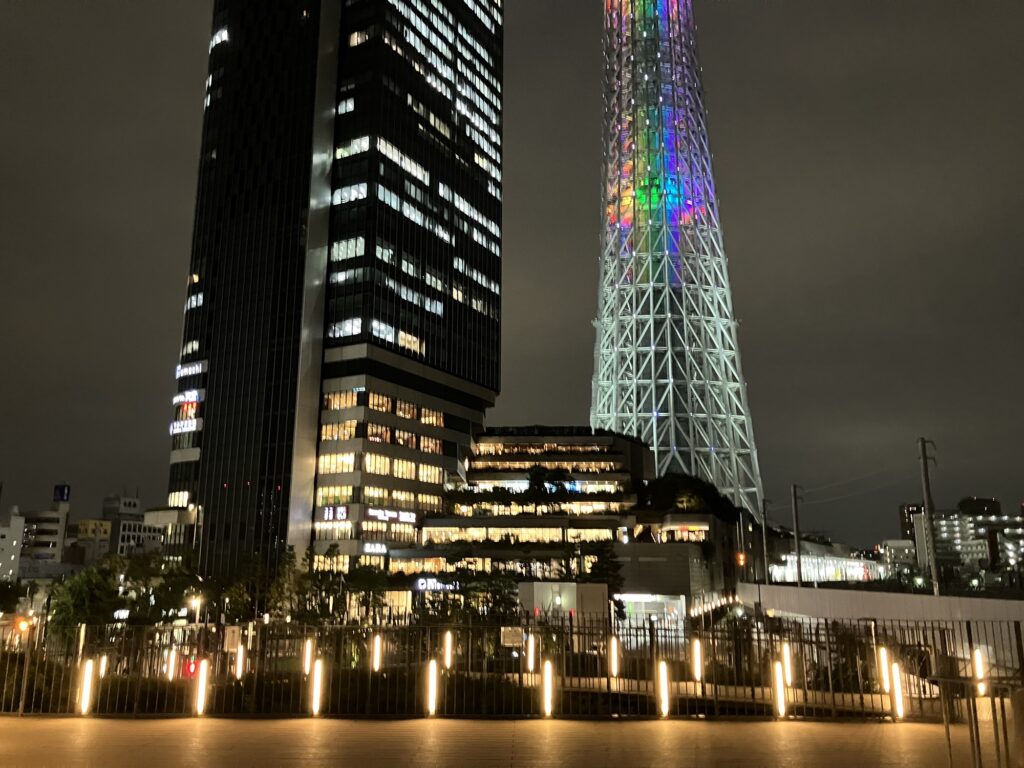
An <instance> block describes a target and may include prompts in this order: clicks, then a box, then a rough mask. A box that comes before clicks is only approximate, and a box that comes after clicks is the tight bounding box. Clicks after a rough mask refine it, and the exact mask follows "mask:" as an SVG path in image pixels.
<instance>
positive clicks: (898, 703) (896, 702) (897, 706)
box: [892, 661, 903, 720]
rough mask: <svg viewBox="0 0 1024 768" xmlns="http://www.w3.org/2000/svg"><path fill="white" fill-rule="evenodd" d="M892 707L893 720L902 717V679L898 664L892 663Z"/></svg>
mask: <svg viewBox="0 0 1024 768" xmlns="http://www.w3.org/2000/svg"><path fill="white" fill-rule="evenodd" d="M892 708H893V713H892V714H893V718H894V719H895V720H902V719H903V681H902V680H901V679H900V665H899V664H898V663H897V662H895V661H894V662H893V663H892Z"/></svg>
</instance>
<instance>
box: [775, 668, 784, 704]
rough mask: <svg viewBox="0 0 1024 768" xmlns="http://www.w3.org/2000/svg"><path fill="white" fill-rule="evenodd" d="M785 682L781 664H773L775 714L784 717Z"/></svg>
mask: <svg viewBox="0 0 1024 768" xmlns="http://www.w3.org/2000/svg"><path fill="white" fill-rule="evenodd" d="M785 683H786V681H785V678H784V677H783V671H782V662H781V661H776V662H775V714H776V715H778V716H779V717H785V716H786V684H785Z"/></svg>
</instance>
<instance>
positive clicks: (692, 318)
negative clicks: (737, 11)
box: [590, 0, 761, 519]
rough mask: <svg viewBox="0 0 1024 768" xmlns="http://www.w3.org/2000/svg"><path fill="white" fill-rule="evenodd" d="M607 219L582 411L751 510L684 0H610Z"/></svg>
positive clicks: (748, 445) (752, 494)
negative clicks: (587, 408)
mask: <svg viewBox="0 0 1024 768" xmlns="http://www.w3.org/2000/svg"><path fill="white" fill-rule="evenodd" d="M604 32H605V67H606V71H605V83H606V89H607V93H606V99H605V126H604V127H605V130H604V136H605V142H606V143H605V190H604V193H605V200H604V202H605V227H604V233H603V237H602V254H601V262H600V263H601V275H600V283H599V297H598V313H597V319H596V321H595V326H596V329H597V340H596V345H595V352H594V381H593V399H592V403H591V418H590V420H591V424H592V426H594V427H601V428H605V429H611V430H615V431H617V432H624V433H626V434H632V435H636V436H637V437H639V438H641V439H642V440H644V441H645V442H647V443H649V444H650V445H651V448H652V449H653V451H654V456H655V461H656V464H657V471H658V474H659V475H661V474H664V473H667V472H685V473H688V474H691V475H695V476H697V477H701V478H704V479H706V480H708V481H710V482H712V483H714V484H715V485H716V486H717V487H718V488H719V489H721V491H722V492H723V493H724V494H725V495H726V496H728V497H729V498H730V499H731V500H732V501H733V502H734V503H736V504H737V505H739V506H742V507H745V508H746V509H747V510H749V511H750V512H751V513H752V514H753V515H754V516H755V517H756V518H757V519H760V509H761V505H760V501H761V476H760V472H759V470H758V465H757V452H756V449H755V447H754V432H753V427H752V425H751V420H750V414H749V409H748V406H747V392H746V383H745V381H744V379H743V375H742V371H741V368H740V355H739V345H738V342H737V328H736V320H735V317H734V315H733V309H732V295H731V291H730V288H729V275H728V271H727V268H726V258H725V250H724V247H723V244H722V230H721V225H720V222H719V212H718V200H717V197H716V195H715V184H714V179H713V177H712V172H711V151H710V149H709V147H708V132H707V124H706V119H705V110H704V96H703V91H702V86H701V75H700V64H699V62H698V59H697V43H696V29H695V26H694V20H693V6H692V0H606V3H605V29H604Z"/></svg>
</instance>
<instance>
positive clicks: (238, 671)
mask: <svg viewBox="0 0 1024 768" xmlns="http://www.w3.org/2000/svg"><path fill="white" fill-rule="evenodd" d="M244 674H245V646H244V645H242V644H241V643H239V644H238V650H237V651H235V680H241V679H242V675H244Z"/></svg>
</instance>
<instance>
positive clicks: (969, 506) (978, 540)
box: [915, 496, 1024, 570]
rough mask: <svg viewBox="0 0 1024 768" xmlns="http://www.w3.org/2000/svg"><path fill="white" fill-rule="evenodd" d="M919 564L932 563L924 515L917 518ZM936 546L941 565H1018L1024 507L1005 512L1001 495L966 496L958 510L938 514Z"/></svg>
mask: <svg viewBox="0 0 1024 768" xmlns="http://www.w3.org/2000/svg"><path fill="white" fill-rule="evenodd" d="M915 525H916V528H915V542H916V544H917V551H918V558H917V559H918V564H919V566H920V567H921V568H928V567H930V563H929V561H928V556H927V551H926V548H925V546H924V518H923V517H920V518H917V519H916V521H915ZM934 528H935V549H936V552H937V554H938V559H939V565H940V566H941V567H946V568H950V569H954V568H960V567H966V568H968V569H970V570H999V569H1002V568H1015V567H1017V566H1018V564H1019V563H1020V562H1021V554H1022V552H1021V550H1022V547H1024V510H1021V511H1020V512H1019V513H1018V514H1013V515H1006V514H1003V511H1002V505H1001V504H1000V503H999V500H998V499H991V498H983V497H975V496H971V497H967V498H964V499H961V501H960V503H959V504H958V505H957V509H956V510H952V511H946V512H938V513H936V515H935V521H934Z"/></svg>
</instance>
